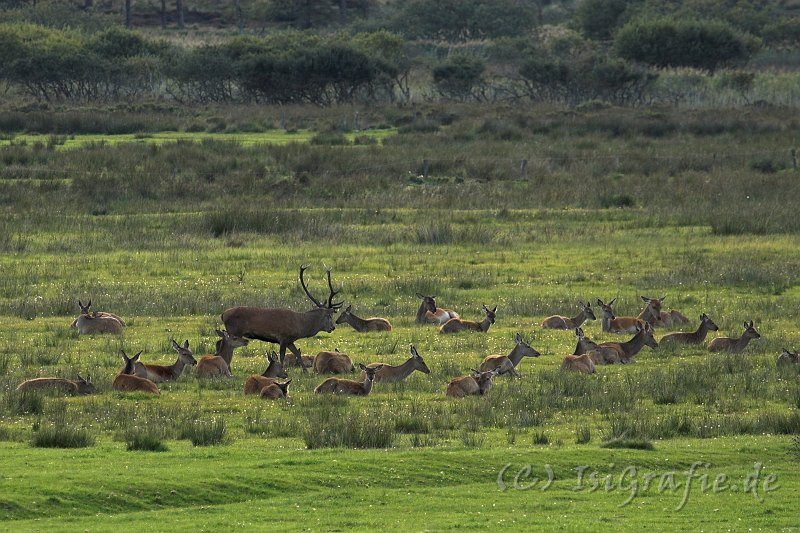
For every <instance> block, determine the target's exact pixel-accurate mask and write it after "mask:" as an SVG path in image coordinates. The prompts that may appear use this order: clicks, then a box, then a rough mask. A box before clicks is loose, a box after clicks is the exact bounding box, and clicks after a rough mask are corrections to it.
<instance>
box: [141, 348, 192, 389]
mask: <svg viewBox="0 0 800 533" xmlns="http://www.w3.org/2000/svg"><path fill="white" fill-rule="evenodd" d="M172 349H173V350H175V351H176V352H178V360H177V361H175V364H172V365H146V364H144V363H140V362H137V363H136V365H135V368H134V372H133V373H134V375H136V376H139V377H140V378H147V379H149V380H150V381H152V382H153V383H161V382H163V381H177V380H178V378H179V377H180V376H181V373H182V372H183V367H185V366H186V365H189V366H194V365H196V364H197V361H196V360H195V358H194V355H193V354H192V351H191V350H189V341H188V340H187V341H186V342H185V343H183V346H181V345H180V344H178V343H177V342H175V340H173V341H172Z"/></svg>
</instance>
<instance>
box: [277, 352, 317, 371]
mask: <svg viewBox="0 0 800 533" xmlns="http://www.w3.org/2000/svg"><path fill="white" fill-rule="evenodd" d="M300 361H301V362H302V364H303V366H304V367H306V368H314V356H313V355H300ZM293 366H300V364H299V363H298V362H297V359H295V358H294V357H290V358H289V359H286V360H285V361H284V362H283V367H284V368H290V367H293Z"/></svg>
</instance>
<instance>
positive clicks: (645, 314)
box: [636, 304, 661, 326]
mask: <svg viewBox="0 0 800 533" xmlns="http://www.w3.org/2000/svg"><path fill="white" fill-rule="evenodd" d="M636 318H638V319H639V320H644V321H645V322H647V323H648V324H650V325H651V326H653V325H655V323H656V322H658V321H659V320H661V317H660V316H655V314H653V309H652V308H651V307H650V304H647V305H646V306H645V308H644V309H642V312H641V313H639V315H638V316H637V317H636Z"/></svg>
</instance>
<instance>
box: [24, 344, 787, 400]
mask: <svg viewBox="0 0 800 533" xmlns="http://www.w3.org/2000/svg"><path fill="white" fill-rule="evenodd" d="M798 363H800V356H798V354H797V352H790V351H789V350H787V349H786V348H784V349H783V352H782V353H781V354H780V355H779V356H778V368H788V367H792V366H796V365H797V364H798ZM78 377H80V376H78ZM17 390H19V389H17Z"/></svg>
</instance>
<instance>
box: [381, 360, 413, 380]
mask: <svg viewBox="0 0 800 533" xmlns="http://www.w3.org/2000/svg"><path fill="white" fill-rule="evenodd" d="M387 370H388V371H389V372H386V371H387ZM414 370H416V368H415V366H414V358H413V357H409V358H408V360H406V362H404V363H403V364H401V365H397V366H389V367H388V368H384V370H383V372H384V374H389V373H391V374H394V375H395V376H397V379H398V381H399V380H403V379H406V378H407V377H408V376H410V375H411V374H413V373H414Z"/></svg>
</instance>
